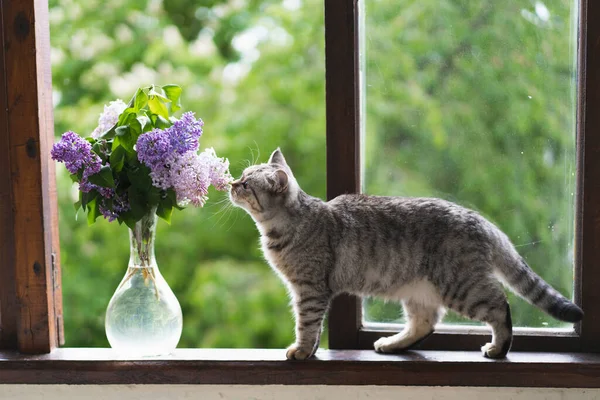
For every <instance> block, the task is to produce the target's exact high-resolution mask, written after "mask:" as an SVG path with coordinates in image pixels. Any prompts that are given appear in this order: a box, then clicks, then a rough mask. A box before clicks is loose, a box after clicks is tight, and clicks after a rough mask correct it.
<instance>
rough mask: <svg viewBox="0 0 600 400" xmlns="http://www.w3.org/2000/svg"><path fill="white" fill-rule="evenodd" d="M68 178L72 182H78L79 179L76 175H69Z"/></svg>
mask: <svg viewBox="0 0 600 400" xmlns="http://www.w3.org/2000/svg"><path fill="white" fill-rule="evenodd" d="M69 177H70V178H71V180H72V181H73V182H79V177H78V176H77V174H70V175H69Z"/></svg>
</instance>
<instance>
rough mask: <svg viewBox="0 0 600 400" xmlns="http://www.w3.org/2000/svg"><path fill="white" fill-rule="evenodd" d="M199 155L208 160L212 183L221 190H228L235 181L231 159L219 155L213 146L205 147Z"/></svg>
mask: <svg viewBox="0 0 600 400" xmlns="http://www.w3.org/2000/svg"><path fill="white" fill-rule="evenodd" d="M199 157H201V158H203V159H205V160H206V161H205V163H206V165H207V166H208V174H209V177H210V183H211V185H213V186H214V187H215V189H217V190H220V191H226V190H228V189H229V185H230V184H231V181H233V177H232V176H231V174H230V173H229V160H228V159H226V158H219V157H217V154H216V153H215V150H214V149H213V148H212V147H211V148H208V149H205V150H204V152H202V153H201V154H200V156H199Z"/></svg>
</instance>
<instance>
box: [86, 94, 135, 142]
mask: <svg viewBox="0 0 600 400" xmlns="http://www.w3.org/2000/svg"><path fill="white" fill-rule="evenodd" d="M126 108H127V104H125V102H123V100H121V99H117V100H115V101H111V102H110V103H108V105H105V106H104V112H103V113H102V114H100V118H98V126H97V127H96V129H94V131H93V132H92V137H93V138H94V139H98V138H99V137H100V135H101V134H102V133H104V132H106V131H107V130H109V129H110V128H112V127H113V126H114V125H115V124H116V123H117V121H119V115H121V113H122V112H123V111H125V109H126Z"/></svg>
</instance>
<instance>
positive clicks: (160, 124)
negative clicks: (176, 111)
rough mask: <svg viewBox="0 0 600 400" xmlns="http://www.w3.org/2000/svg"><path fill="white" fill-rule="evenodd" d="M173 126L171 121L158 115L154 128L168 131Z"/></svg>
mask: <svg viewBox="0 0 600 400" xmlns="http://www.w3.org/2000/svg"><path fill="white" fill-rule="evenodd" d="M172 125H173V123H172V122H171V121H169V120H168V119H165V118H163V117H162V116H160V115H157V116H156V120H155V121H154V126H156V127H157V128H158V129H167V128H169V127H170V126H172Z"/></svg>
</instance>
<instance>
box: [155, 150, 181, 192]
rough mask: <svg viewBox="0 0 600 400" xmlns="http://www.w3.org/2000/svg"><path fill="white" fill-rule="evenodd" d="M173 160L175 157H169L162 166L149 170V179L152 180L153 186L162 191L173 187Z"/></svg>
mask: <svg viewBox="0 0 600 400" xmlns="http://www.w3.org/2000/svg"><path fill="white" fill-rule="evenodd" d="M174 160H175V157H174V156H173V155H170V156H169V157H167V159H166V161H165V162H164V163H163V164H160V165H157V166H155V167H154V168H151V170H150V178H152V185H153V186H155V187H157V188H160V189H163V190H166V189H168V188H170V187H171V186H173V184H172V183H171V165H172V164H173V162H174Z"/></svg>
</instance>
